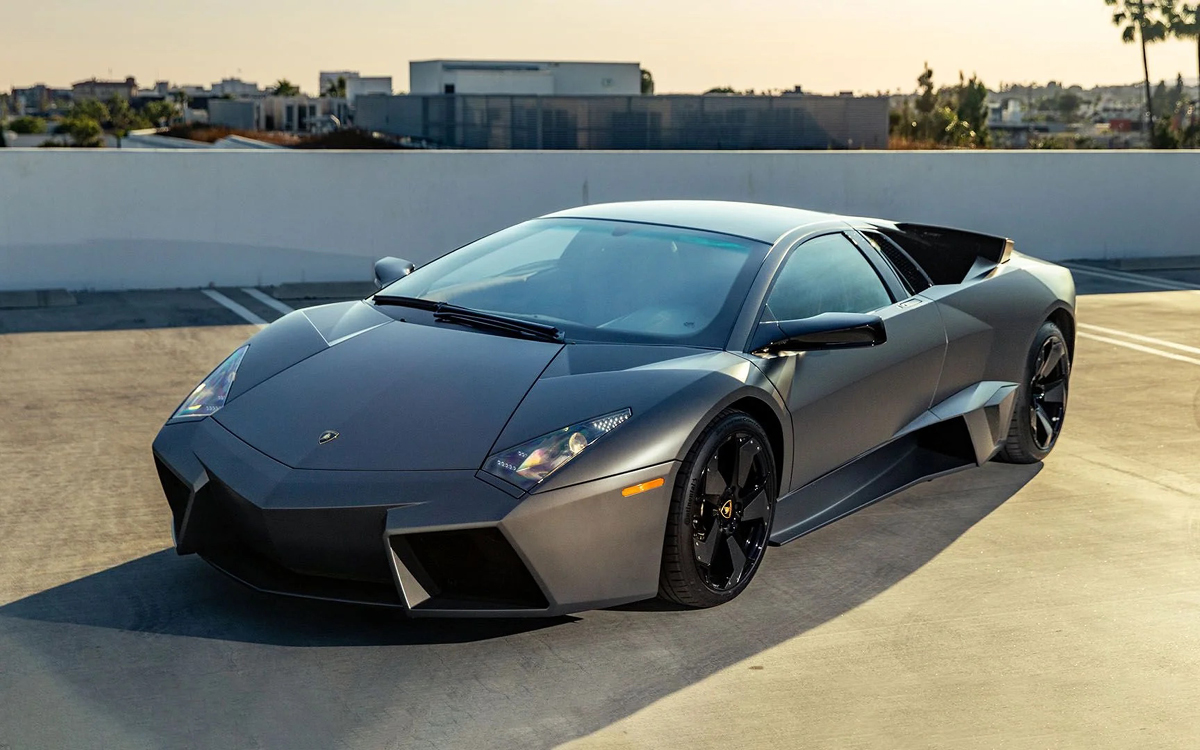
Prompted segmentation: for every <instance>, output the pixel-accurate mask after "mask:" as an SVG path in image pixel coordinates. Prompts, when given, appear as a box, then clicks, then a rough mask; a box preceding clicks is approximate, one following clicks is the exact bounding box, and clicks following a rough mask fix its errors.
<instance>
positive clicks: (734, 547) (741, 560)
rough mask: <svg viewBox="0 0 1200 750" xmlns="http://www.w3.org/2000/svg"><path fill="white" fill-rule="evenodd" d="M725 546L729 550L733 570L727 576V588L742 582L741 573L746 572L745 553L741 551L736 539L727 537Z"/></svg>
mask: <svg viewBox="0 0 1200 750" xmlns="http://www.w3.org/2000/svg"><path fill="white" fill-rule="evenodd" d="M725 546H726V547H728V548H729V559H730V561H731V562H732V563H733V570H732V571H731V572H730V574H729V584H728V585H729V586H735V585H737V582H738V581H740V580H742V573H743V571H745V570H746V553H745V552H743V551H742V547H741V545H740V544H738V541H737V539H734V538H733V537H732V536H731V537H727V538H726V540H725Z"/></svg>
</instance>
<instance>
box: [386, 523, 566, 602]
mask: <svg viewBox="0 0 1200 750" xmlns="http://www.w3.org/2000/svg"><path fill="white" fill-rule="evenodd" d="M389 541H390V543H391V546H392V551H393V552H394V553H395V556H396V564H397V566H403V568H404V570H403V571H398V572H400V575H401V584H402V588H405V598H406V599H407V600H408V603H409V606H411V607H412V608H413V609H458V610H496V609H545V608H546V607H548V606H549V603H548V602H547V601H546V596H545V594H543V593H542V590H541V588H540V587H539V586H538V584H537V582H536V581H535V580H534V579H533V576H532V575H531V574H530V572H529V569H528V568H527V567H525V563H523V562H522V561H521V558H520V556H519V555H517V552H516V550H514V549H513V547H512V545H511V544H509V543H508V540H507V539H505V538H504V534H502V533H500V530H499V529H496V528H485V529H465V530H455V531H433V532H428V533H422V534H403V535H397V536H392V537H390V538H389ZM405 579H408V580H409V581H410V582H411V583H410V584H409V585H408V586H404V581H405Z"/></svg>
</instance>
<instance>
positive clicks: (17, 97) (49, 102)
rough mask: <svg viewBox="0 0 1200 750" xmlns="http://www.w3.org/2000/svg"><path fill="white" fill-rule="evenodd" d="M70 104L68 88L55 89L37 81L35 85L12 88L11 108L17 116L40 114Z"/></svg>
mask: <svg viewBox="0 0 1200 750" xmlns="http://www.w3.org/2000/svg"><path fill="white" fill-rule="evenodd" d="M70 104H71V90H70V89H56V88H51V87H50V86H47V85H45V84H44V83H39V84H37V85H36V86H29V87H27V88H21V89H16V88H15V89H13V90H12V104H11V106H12V108H13V110H14V111H15V112H16V114H17V115H18V116H24V115H40V114H45V113H47V112H50V111H51V110H54V109H65V108H67V107H68V106H70Z"/></svg>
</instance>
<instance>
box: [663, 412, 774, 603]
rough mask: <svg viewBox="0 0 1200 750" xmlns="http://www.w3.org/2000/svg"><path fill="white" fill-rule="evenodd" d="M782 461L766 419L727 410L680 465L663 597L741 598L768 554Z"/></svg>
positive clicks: (684, 600) (715, 600)
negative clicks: (774, 452)
mask: <svg viewBox="0 0 1200 750" xmlns="http://www.w3.org/2000/svg"><path fill="white" fill-rule="evenodd" d="M775 476H776V475H775V458H774V456H773V455H772V453H771V444H770V442H769V441H768V439H767V436H766V433H765V432H764V431H763V429H762V427H761V426H760V425H759V424H758V422H756V421H754V419H752V418H751V417H750V416H749V415H747V414H745V413H743V412H740V411H734V410H726V411H724V412H721V413H720V414H718V415H717V417H716V419H714V420H713V421H712V423H711V424H710V425H709V426H708V427H707V428H705V430H704V432H703V433H701V435H700V438H699V439H698V440H697V441H696V445H694V446H693V447H692V449H691V451H689V452H688V455H687V458H685V459H684V462H683V465H682V466H681V467H680V470H679V475H678V478H677V479H676V481H675V490H674V494H673V495H672V497H671V510H670V514H669V516H668V518H667V532H666V540H665V543H664V546H663V561H662V571H661V574H660V576H659V587H658V591H659V596H660V597H661V598H663V599H667V600H669V601H672V602H675V603H677V604H682V605H684V606H688V607H697V608H700V607H714V606H716V605H718V604H724V603H725V602H727V601H729V600H730V599H733V598H734V597H735V596H737V595H738V594H740V593H741V592H742V591H743V590H744V589H745V588H746V586H747V585H749V583H750V579H751V578H753V577H754V574H755V572H757V570H758V566H759V565H760V564H761V563H762V559H763V555H764V554H765V553H766V549H767V542H768V540H769V538H770V533H771V520H772V518H773V517H774V515H775V498H776V496H777V493H778V488H777V487H776V484H777V483H776V478H775Z"/></svg>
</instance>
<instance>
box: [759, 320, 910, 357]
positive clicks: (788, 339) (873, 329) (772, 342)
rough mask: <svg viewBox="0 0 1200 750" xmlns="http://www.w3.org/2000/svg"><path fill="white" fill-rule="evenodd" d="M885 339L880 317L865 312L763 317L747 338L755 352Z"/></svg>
mask: <svg viewBox="0 0 1200 750" xmlns="http://www.w3.org/2000/svg"><path fill="white" fill-rule="evenodd" d="M885 341H887V331H886V330H885V329H884V327H883V318H881V317H879V316H878V315H870V314H867V313H821V314H820V315H814V316H813V317H811V318H802V319H800V320H779V321H764V322H762V323H760V324H759V325H758V330H756V331H755V332H754V338H753V339H751V341H750V351H752V352H754V353H756V354H782V353H784V352H808V351H820V350H825V349H853V348H859V347H866V346H879V345H880V344H882V343H884V342H885Z"/></svg>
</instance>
